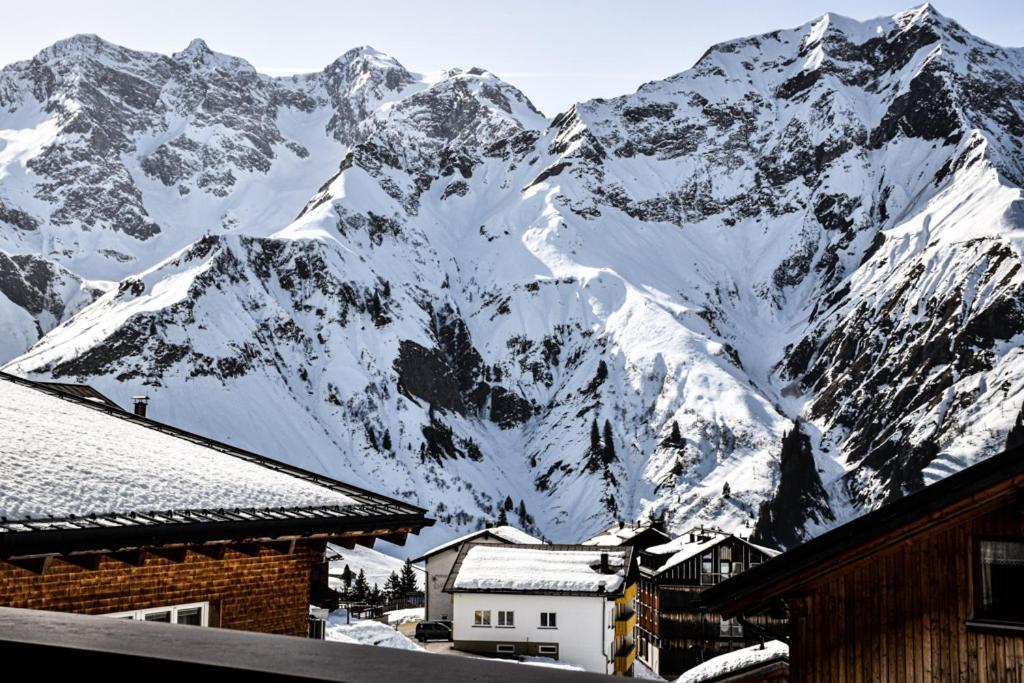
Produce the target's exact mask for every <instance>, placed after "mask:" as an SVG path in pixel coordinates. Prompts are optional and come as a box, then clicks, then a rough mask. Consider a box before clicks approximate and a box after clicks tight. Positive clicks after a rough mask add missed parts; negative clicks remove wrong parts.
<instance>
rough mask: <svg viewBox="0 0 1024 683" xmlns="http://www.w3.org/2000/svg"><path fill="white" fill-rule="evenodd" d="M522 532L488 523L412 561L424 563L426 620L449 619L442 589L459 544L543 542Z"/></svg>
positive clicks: (447, 600)
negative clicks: (484, 526)
mask: <svg viewBox="0 0 1024 683" xmlns="http://www.w3.org/2000/svg"><path fill="white" fill-rule="evenodd" d="M542 542H543V541H541V540H540V539H539V538H534V537H533V536H531V535H530V534H528V533H526V532H525V531H521V530H519V529H517V528H515V527H513V526H504V525H503V526H489V527H487V528H485V529H480V530H479V531H474V532H473V533H470V534H465V535H464V536H460V537H458V538H455V539H452V540H450V541H447V542H445V543H442V544H441V545H439V546H437V547H436V548H432V549H430V550H428V551H427V552H425V553H424V554H422V555H420V556H419V557H417V558H416V559H414V560H413V562H414V563H416V564H419V563H420V562H423V563H424V569H425V574H426V577H425V582H426V610H425V614H426V618H427V621H451V620H452V596H451V595H450V594H449V593H446V592H445V590H444V587H445V585H446V584H447V583H448V575H449V574H451V571H452V567H453V566H454V565H455V560H456V559H457V558H458V556H459V551H460V550H462V546H463V545H465V544H467V543H529V544H535V543H542Z"/></svg>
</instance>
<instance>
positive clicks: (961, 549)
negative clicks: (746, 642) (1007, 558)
mask: <svg viewBox="0 0 1024 683" xmlns="http://www.w3.org/2000/svg"><path fill="white" fill-rule="evenodd" d="M985 536H1004V537H1016V538H1022V539H1024V514H1022V513H1021V511H1020V510H1019V509H1018V505H1010V506H1008V507H1003V508H1002V509H998V510H993V511H990V512H988V513H986V514H984V515H981V516H978V517H974V518H972V519H968V520H965V521H962V522H959V523H956V524H955V525H950V526H946V527H942V528H939V529H937V530H933V531H931V532H928V533H925V534H920V535H918V536H915V537H912V538H911V539H909V540H906V541H904V542H902V543H901V544H899V545H898V546H895V547H891V548H888V549H886V550H885V551H882V552H878V553H874V554H871V553H866V554H865V558H864V559H863V560H861V561H858V562H856V563H853V564H851V565H847V566H846V567H843V568H842V569H840V570H839V571H837V572H835V573H833V574H830V575H828V576H825V577H823V578H820V579H818V580H816V581H815V582H813V583H811V584H808V585H806V587H804V588H803V589H801V590H800V593H799V594H797V595H792V596H788V597H787V603H788V605H789V611H790V628H791V632H792V636H793V638H792V643H791V646H790V662H791V666H792V672H791V673H792V676H793V680H795V681H839V682H840V683H857V682H860V681H922V682H925V681H929V682H930V681H979V682H981V683H996V682H999V683H1001V682H1003V681H1018V682H1019V681H1024V632H1017V633H1010V632H994V631H989V630H983V629H981V628H979V627H977V626H972V625H971V624H970V623H969V622H970V621H971V619H972V618H973V616H974V574H975V568H974V564H973V561H974V554H975V552H976V551H975V540H976V539H977V538H979V537H985ZM1021 590H1024V587H1022V588H1021Z"/></svg>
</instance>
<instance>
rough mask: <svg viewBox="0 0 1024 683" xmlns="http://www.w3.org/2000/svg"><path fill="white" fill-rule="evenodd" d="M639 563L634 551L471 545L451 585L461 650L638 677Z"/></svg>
mask: <svg viewBox="0 0 1024 683" xmlns="http://www.w3.org/2000/svg"><path fill="white" fill-rule="evenodd" d="M632 562H633V549H632V548H630V547H608V546H593V545H544V544H539V545H517V544H494V543H468V544H464V545H463V546H462V549H461V550H460V551H459V556H458V558H457V559H456V561H455V566H454V567H453V568H452V571H451V574H450V575H449V577H448V582H447V585H446V586H445V591H447V592H448V593H450V594H451V595H452V612H453V637H454V647H455V648H456V649H458V650H463V651H466V652H473V653H479V654H489V655H492V656H493V655H499V656H501V655H505V656H514V655H525V656H541V657H551V658H554V659H559V660H564V661H566V662H567V663H570V664H573V665H576V666H580V667H583V668H584V669H585V670H587V671H592V672H597V673H606V674H618V675H623V676H631V675H632V670H633V660H634V658H635V656H636V645H635V642H634V637H633V630H634V627H635V625H636V612H635V611H634V600H635V597H636V583H635V580H634V578H633V572H632V567H633V563H632Z"/></svg>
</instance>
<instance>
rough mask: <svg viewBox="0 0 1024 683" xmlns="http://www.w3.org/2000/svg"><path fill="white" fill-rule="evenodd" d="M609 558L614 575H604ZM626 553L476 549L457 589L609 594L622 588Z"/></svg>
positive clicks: (458, 579)
mask: <svg viewBox="0 0 1024 683" xmlns="http://www.w3.org/2000/svg"><path fill="white" fill-rule="evenodd" d="M602 553H607V554H608V563H609V565H610V567H611V569H612V570H614V573H613V574H602V573H601V571H600V563H601V555H602ZM626 554H627V553H626V551H616V550H609V549H606V548H597V547H595V549H594V550H547V549H544V548H539V547H537V546H521V545H490V544H488V545H476V546H473V547H471V548H470V549H469V550H468V551H467V552H466V556H465V557H464V558H463V560H462V566H461V567H460V568H459V573H458V575H457V576H456V578H455V588H456V589H462V590H509V591H520V590H521V591H536V590H544V591H573V592H575V591H579V592H596V591H598V590H599V589H600V587H601V586H604V590H606V591H608V592H609V593H613V592H615V591H616V590H618V588H619V586H621V585H622V581H623V576H624V571H625V570H624V566H625V563H626Z"/></svg>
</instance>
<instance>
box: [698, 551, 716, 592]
mask: <svg viewBox="0 0 1024 683" xmlns="http://www.w3.org/2000/svg"><path fill="white" fill-rule="evenodd" d="M713 572H714V562H713V560H712V558H711V553H704V555H702V556H701V558H700V582H701V583H702V584H704V585H705V586H707V585H710V584H712V583H714V582H715V576H714V574H713Z"/></svg>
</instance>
